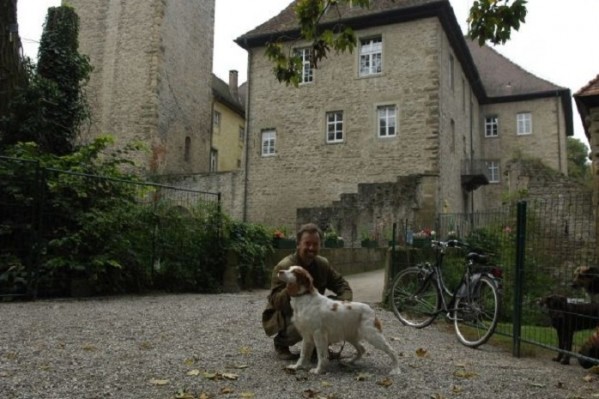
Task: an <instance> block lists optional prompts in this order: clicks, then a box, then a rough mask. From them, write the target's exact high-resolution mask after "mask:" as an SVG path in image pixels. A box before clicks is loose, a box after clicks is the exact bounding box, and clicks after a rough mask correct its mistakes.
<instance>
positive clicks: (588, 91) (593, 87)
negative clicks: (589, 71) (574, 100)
mask: <svg viewBox="0 0 599 399" xmlns="http://www.w3.org/2000/svg"><path fill="white" fill-rule="evenodd" d="M574 96H575V97H590V96H599V75H597V76H596V77H595V79H593V80H591V81H590V82H589V83H587V84H586V85H585V86H584V87H582V88H581V89H580V90H578V91H577V92H576V94H574Z"/></svg>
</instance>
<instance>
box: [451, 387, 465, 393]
mask: <svg viewBox="0 0 599 399" xmlns="http://www.w3.org/2000/svg"><path fill="white" fill-rule="evenodd" d="M462 391H463V389H462V387H460V386H457V385H453V386H452V387H451V392H452V393H455V394H458V393H462Z"/></svg>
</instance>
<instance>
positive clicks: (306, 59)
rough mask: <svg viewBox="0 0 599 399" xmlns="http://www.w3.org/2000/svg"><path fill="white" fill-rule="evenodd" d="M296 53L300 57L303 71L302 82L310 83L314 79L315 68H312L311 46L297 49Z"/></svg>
mask: <svg viewBox="0 0 599 399" xmlns="http://www.w3.org/2000/svg"><path fill="white" fill-rule="evenodd" d="M295 53H296V55H297V56H298V57H300V60H301V64H302V72H301V74H300V83H310V82H312V81H313V80H314V70H313V69H312V53H311V51H310V49H309V48H301V49H296V50H295Z"/></svg>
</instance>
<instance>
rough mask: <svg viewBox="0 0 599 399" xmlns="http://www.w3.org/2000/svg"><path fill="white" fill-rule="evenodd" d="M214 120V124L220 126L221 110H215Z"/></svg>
mask: <svg viewBox="0 0 599 399" xmlns="http://www.w3.org/2000/svg"><path fill="white" fill-rule="evenodd" d="M212 122H213V123H214V126H220V112H218V111H214V114H213V115H212Z"/></svg>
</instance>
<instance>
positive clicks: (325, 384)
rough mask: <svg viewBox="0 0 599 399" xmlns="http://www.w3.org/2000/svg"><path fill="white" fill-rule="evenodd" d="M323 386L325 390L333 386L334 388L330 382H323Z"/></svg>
mask: <svg viewBox="0 0 599 399" xmlns="http://www.w3.org/2000/svg"><path fill="white" fill-rule="evenodd" d="M321 385H322V386H323V387H325V388H329V387H332V386H333V384H331V383H330V382H328V381H323V382H322V383H321Z"/></svg>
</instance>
